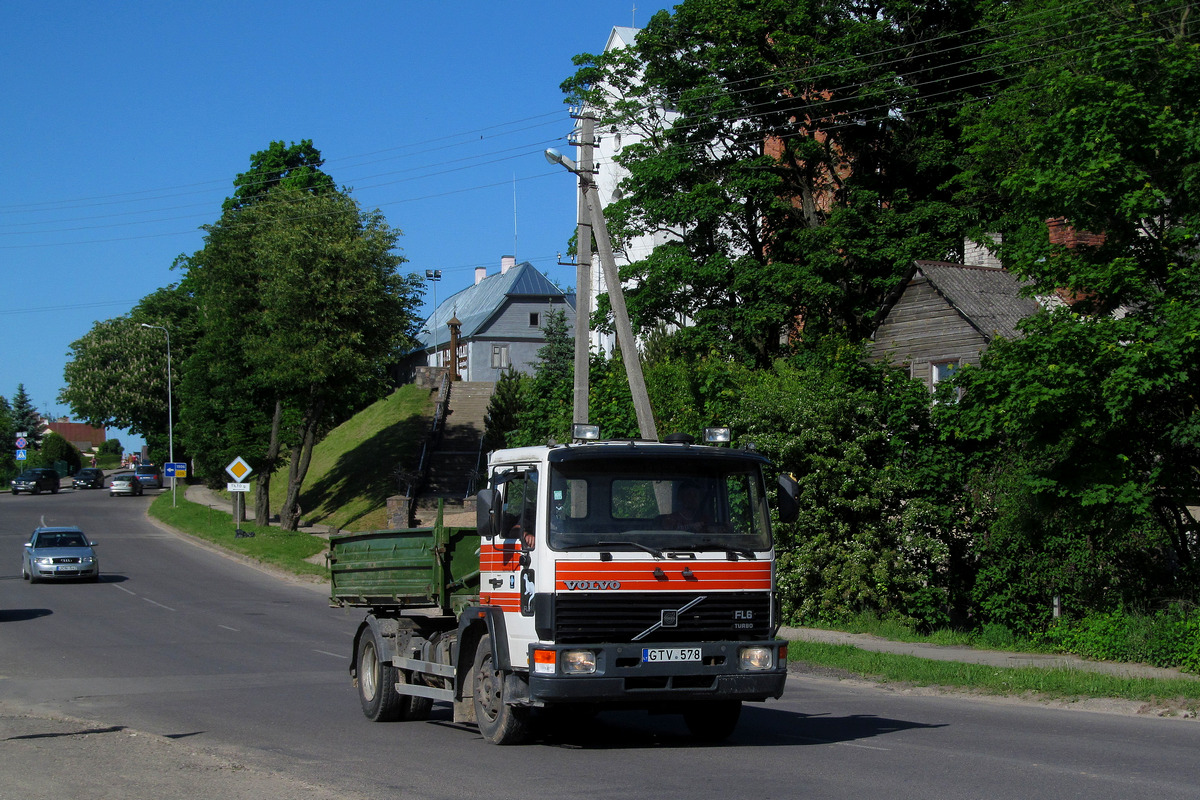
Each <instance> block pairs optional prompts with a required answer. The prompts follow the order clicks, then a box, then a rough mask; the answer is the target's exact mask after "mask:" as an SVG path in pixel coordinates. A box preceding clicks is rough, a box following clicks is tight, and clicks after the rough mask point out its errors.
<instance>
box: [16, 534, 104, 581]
mask: <svg viewBox="0 0 1200 800" xmlns="http://www.w3.org/2000/svg"><path fill="white" fill-rule="evenodd" d="M95 547H96V543H95V542H92V541H89V540H88V538H87V537H86V536H84V535H83V531H81V530H79V528H35V529H34V531H33V533H32V534H31V535H30V537H29V541H28V542H26V543H25V553H24V555H23V556H22V557H21V577H22V578H24V579H25V580H27V581H29V582H30V583H37V582H38V581H42V580H59V579H63V578H83V579H85V580H90V581H98V580H100V559H98V558H96V551H95V549H94V548H95Z"/></svg>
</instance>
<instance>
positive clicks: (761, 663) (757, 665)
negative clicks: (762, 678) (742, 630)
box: [738, 647, 774, 670]
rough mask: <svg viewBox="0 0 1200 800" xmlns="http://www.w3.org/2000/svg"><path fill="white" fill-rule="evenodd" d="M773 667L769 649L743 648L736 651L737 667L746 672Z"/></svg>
mask: <svg viewBox="0 0 1200 800" xmlns="http://www.w3.org/2000/svg"><path fill="white" fill-rule="evenodd" d="M772 666H774V662H773V659H772V658H771V648H769V647H743V648H742V649H741V650H739V651H738V667H739V668H741V669H746V670H761V669H771V667H772Z"/></svg>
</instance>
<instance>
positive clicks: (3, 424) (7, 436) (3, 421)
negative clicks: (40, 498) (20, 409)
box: [0, 394, 17, 479]
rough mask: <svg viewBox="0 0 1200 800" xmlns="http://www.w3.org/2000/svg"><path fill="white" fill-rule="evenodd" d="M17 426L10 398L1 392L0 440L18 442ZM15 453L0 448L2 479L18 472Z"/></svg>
mask: <svg viewBox="0 0 1200 800" xmlns="http://www.w3.org/2000/svg"><path fill="white" fill-rule="evenodd" d="M16 432H17V429H16V426H14V425H13V418H12V406H11V405H9V402H8V398H7V397H5V396H4V395H2V394H0V441H5V442H12V443H15V442H16ZM14 455H15V453H14V452H13V451H12V450H10V449H9V448H7V447H5V448H4V449H2V450H0V479H7V478H8V477H9V476H10V475H13V474H14V473H15V472H16V459H15V458H14Z"/></svg>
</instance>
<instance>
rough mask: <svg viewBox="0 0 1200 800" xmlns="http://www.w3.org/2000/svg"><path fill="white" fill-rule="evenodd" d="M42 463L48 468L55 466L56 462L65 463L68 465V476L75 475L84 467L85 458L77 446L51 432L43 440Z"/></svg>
mask: <svg viewBox="0 0 1200 800" xmlns="http://www.w3.org/2000/svg"><path fill="white" fill-rule="evenodd" d="M40 455H41V461H42V463H43V464H45V465H46V466H48V467H52V466H54V463H55V462H56V461H63V462H65V463H66V465H67V474H68V475H74V474H75V473H76V472H78V471H79V468H80V467H81V466H83V458H82V456H80V454H79V451H78V450H77V449H76V448H75V445H73V444H71V443H70V442H68V441H67V440H66V439H65V438H64V437H63V436H60V435H59V434H57V433H54V432H53V431H51V432H50V433H48V434H46V436H45V438H43V439H42V450H41V454H40Z"/></svg>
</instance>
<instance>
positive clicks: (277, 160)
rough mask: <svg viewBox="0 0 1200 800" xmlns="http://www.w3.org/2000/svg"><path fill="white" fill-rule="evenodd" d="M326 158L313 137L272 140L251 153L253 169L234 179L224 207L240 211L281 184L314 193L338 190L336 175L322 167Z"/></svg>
mask: <svg viewBox="0 0 1200 800" xmlns="http://www.w3.org/2000/svg"><path fill="white" fill-rule="evenodd" d="M324 164H325V159H324V158H322V157H321V151H320V150H318V149H317V148H316V147H314V146H313V143H312V139H302V140H301V141H300V143H299V144H296V143H295V142H292V143H291V144H290V145H285V144H284V143H283V142H271V144H270V145H269V146H268V147H267V149H266V150H260V151H258V152H257V153H255V154H254V155H252V156H251V157H250V169H249V170H248V171H246V172H243V173H241V174H240V175H238V176H237V178H235V179H234V181H233V185H234V186H235V187H236V189H235V190H234V193H233V197H228V198H226V199H225V203H224V204H223V205H222V206H221V210H222V211H236V210H238V209H240V208H244V207H245V206H247V205H250V204H251V203H253V202H255V201H257V200H261V199H262V198H264V197H266V196H267V194H268V193H269V192H270V191H271V190H272V189H274V188H275V187H277V186H282V187H284V188H286V189H296V190H299V191H303V192H309V193H312V194H323V193H326V192H332V191H335V189H336V187H335V186H334V183H333V178H331V177H330V176H329V175H328V174H326V173H325V172H323V171H321V167H322V166H323V165H324Z"/></svg>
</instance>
